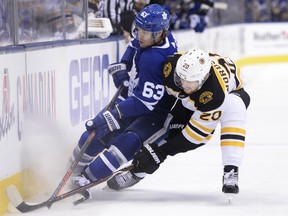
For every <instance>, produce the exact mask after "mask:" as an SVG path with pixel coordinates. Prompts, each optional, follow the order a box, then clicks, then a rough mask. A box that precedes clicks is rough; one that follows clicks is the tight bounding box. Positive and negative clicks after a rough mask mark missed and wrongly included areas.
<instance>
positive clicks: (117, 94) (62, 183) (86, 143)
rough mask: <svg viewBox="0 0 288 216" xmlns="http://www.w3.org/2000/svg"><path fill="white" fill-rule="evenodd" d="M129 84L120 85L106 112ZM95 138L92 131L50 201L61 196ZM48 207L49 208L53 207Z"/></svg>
mask: <svg viewBox="0 0 288 216" xmlns="http://www.w3.org/2000/svg"><path fill="white" fill-rule="evenodd" d="M126 84H127V83H123V85H120V86H119V88H118V89H117V91H116V93H115V94H114V96H113V98H112V99H111V101H110V102H109V104H108V105H107V106H106V110H110V109H111V107H112V106H113V104H114V103H115V101H116V99H117V98H118V96H119V95H120V94H121V92H122V91H123V89H124V87H125V86H126ZM94 136H95V130H93V131H91V133H90V135H89V136H88V138H87V140H86V141H85V143H84V145H83V146H82V148H81V150H80V152H79V153H78V155H77V156H76V158H75V159H74V160H73V161H72V163H71V165H70V167H69V168H68V170H67V172H66V173H65V175H64V177H63V178H62V180H61V181H60V183H59V184H58V186H57V188H56V190H55V191H54V193H53V194H52V195H51V197H50V198H49V200H52V199H54V198H55V197H56V196H57V195H58V194H60V192H61V190H62V189H63V188H64V186H65V185H66V183H67V181H68V179H69V178H70V176H71V175H72V173H73V171H74V169H75V167H76V166H77V164H78V163H79V161H80V159H81V158H82V156H83V154H84V153H85V151H86V150H87V148H88V147H89V145H90V143H91V141H92V139H93V137H94ZM52 204H53V202H52V203H51V205H52ZM51 205H50V206H48V208H50V207H51Z"/></svg>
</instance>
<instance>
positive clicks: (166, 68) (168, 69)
mask: <svg viewBox="0 0 288 216" xmlns="http://www.w3.org/2000/svg"><path fill="white" fill-rule="evenodd" d="M171 71H172V64H171V63H170V62H168V63H166V64H165V65H164V68H163V74H164V76H165V77H168V76H169V74H170V73H171Z"/></svg>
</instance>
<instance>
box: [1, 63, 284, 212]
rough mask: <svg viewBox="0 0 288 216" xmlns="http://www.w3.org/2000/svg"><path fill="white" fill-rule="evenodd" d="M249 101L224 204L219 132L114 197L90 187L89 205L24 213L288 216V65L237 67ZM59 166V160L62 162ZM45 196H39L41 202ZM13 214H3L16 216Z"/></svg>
mask: <svg viewBox="0 0 288 216" xmlns="http://www.w3.org/2000/svg"><path fill="white" fill-rule="evenodd" d="M242 72H244V73H245V74H246V77H247V81H248V83H247V88H246V89H247V91H248V92H249V93H250V96H251V104H250V108H249V115H248V124H247V138H246V140H247V142H246V146H245V157H244V161H243V164H242V166H241V168H240V176H239V186H240V193H239V194H238V195H237V196H236V197H235V198H234V199H233V201H232V203H231V204H230V205H229V204H228V201H227V199H226V197H225V196H224V195H223V194H222V192H221V186H222V184H221V180H222V172H223V171H222V169H223V168H222V163H221V152H220V147H219V134H217V133H216V134H215V136H214V137H213V138H212V140H211V142H210V143H209V144H207V145H206V146H203V147H201V148H199V149H197V150H195V151H191V152H188V153H185V154H181V155H178V156H177V157H170V158H168V159H167V160H166V162H165V163H164V164H162V166H161V168H160V169H159V170H158V171H157V172H156V173H155V174H153V175H151V176H148V177H146V178H145V179H144V180H143V181H141V182H140V183H139V184H137V185H135V186H134V187H132V188H130V189H127V190H125V191H120V192H112V191H107V190H106V191H105V190H102V188H103V186H104V185H100V186H97V187H95V188H93V190H92V193H93V199H92V200H89V201H87V202H86V203H83V204H80V205H78V206H76V207H75V206H73V205H72V201H73V199H72V198H71V199H70V198H69V199H67V200H64V201H61V202H58V203H55V204H54V205H53V206H52V208H51V209H49V210H48V209H47V208H43V209H39V210H36V211H34V212H31V213H26V214H25V215H37V216H38V215H41V216H58V215H59V216H60V215H69V216H74V215H75V216H76V215H77V216H78V215H81V216H86V215H87V216H89V215H95V216H108V215H109V216H113V215H117V216H127V215H135V216H142V215H143V216H144V215H145V216H147V215H151V216H152V215H153V216H157V215H159V216H160V215H161V216H167V215H171V216H172V215H173V216H175V215H179V216H180V215H181V216H186V215H187V216H188V215H189V216H191V215H197V216H212V215H219V216H226V215H227V216H228V215H229V216H243V215H245V216H250V215H251V216H252V215H253V216H271V215H273V216H286V215H288V174H287V173H286V172H287V171H288V169H287V165H288V141H287V139H286V133H287V129H288V127H287V122H288V115H287V111H288V102H287V94H288V63H283V64H269V65H268V64H265V65H261V66H260V65H258V66H249V67H244V68H243V69H242ZM63 163H64V162H63ZM48 197H49V194H46V197H44V198H43V197H42V198H41V199H40V198H38V200H37V199H36V200H34V201H36V202H37V201H38V202H41V201H43V200H45V198H46V199H47V198H48ZM16 215H20V213H17V212H16V213H9V214H6V216H16Z"/></svg>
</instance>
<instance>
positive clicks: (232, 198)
mask: <svg viewBox="0 0 288 216" xmlns="http://www.w3.org/2000/svg"><path fill="white" fill-rule="evenodd" d="M225 195H226V198H227V201H228V204H229V205H230V204H232V201H233V200H234V198H235V196H236V194H231V193H226V194H225Z"/></svg>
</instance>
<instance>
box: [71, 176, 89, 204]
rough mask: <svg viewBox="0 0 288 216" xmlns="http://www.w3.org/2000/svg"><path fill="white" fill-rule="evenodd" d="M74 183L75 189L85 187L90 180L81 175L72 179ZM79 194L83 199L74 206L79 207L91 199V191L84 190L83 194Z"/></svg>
mask: <svg viewBox="0 0 288 216" xmlns="http://www.w3.org/2000/svg"><path fill="white" fill-rule="evenodd" d="M72 182H73V189H76V188H79V187H82V186H85V185H87V184H89V183H91V182H90V180H89V179H87V178H86V177H85V176H84V175H82V174H79V175H77V176H74V177H72ZM79 194H80V195H81V198H80V199H78V200H76V201H75V202H73V204H74V205H78V204H79V203H82V202H84V201H85V200H88V199H91V198H92V196H91V192H90V190H89V189H86V190H83V191H81V192H79Z"/></svg>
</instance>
